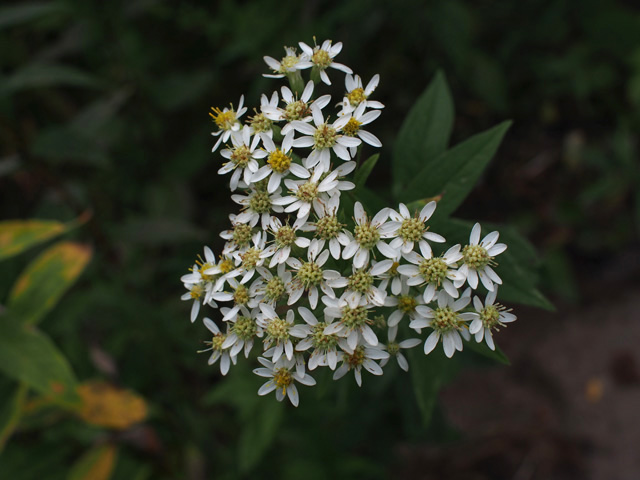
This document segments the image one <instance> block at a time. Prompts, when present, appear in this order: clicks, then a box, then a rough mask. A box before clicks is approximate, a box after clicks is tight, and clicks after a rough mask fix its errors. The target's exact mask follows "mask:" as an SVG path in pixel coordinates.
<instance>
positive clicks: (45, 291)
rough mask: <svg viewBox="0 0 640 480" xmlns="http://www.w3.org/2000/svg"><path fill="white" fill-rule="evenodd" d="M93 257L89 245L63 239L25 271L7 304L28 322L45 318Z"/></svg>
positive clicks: (29, 323) (20, 319)
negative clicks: (63, 240)
mask: <svg viewBox="0 0 640 480" xmlns="http://www.w3.org/2000/svg"><path fill="white" fill-rule="evenodd" d="M90 258H91V249H90V248H89V247H87V246H86V245H81V244H78V243H72V242H61V243H57V244H56V245H54V246H52V247H51V248H49V249H48V250H46V251H44V252H43V253H42V254H40V256H38V257H37V258H36V259H35V260H34V261H33V262H31V263H30V264H29V266H28V267H27V268H26V269H25V270H24V272H22V274H21V275H20V277H18V280H16V283H15V284H14V286H13V289H12V290H11V293H10V294H9V301H8V303H7V306H8V307H9V311H10V312H11V314H12V315H13V317H14V318H16V319H17V320H19V321H20V322H22V323H24V324H26V325H33V324H35V323H38V322H39V321H40V320H42V317H44V315H45V314H46V313H47V312H49V311H50V310H51V309H52V308H53V307H54V306H55V305H56V304H57V303H58V300H60V297H62V295H63V294H64V293H65V292H66V291H67V290H68V289H69V288H70V287H71V285H73V283H74V282H75V281H76V279H77V278H78V276H79V275H80V274H81V273H82V271H83V270H84V267H85V266H86V265H87V263H88V262H89V259H90Z"/></svg>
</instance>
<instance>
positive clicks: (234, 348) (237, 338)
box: [220, 305, 264, 358]
mask: <svg viewBox="0 0 640 480" xmlns="http://www.w3.org/2000/svg"><path fill="white" fill-rule="evenodd" d="M228 310H229V309H226V308H221V309H220V312H221V313H222V314H223V315H225V316H226V314H227V313H228ZM256 313H257V311H256V310H253V311H251V312H249V310H248V309H247V308H246V307H245V306H244V305H243V306H241V307H240V311H239V312H238V313H237V314H236V315H234V316H233V317H231V318H228V319H227V321H228V322H229V323H230V324H228V331H227V336H226V338H225V339H224V341H223V342H222V348H223V349H229V354H230V355H231V356H232V357H235V356H236V355H238V353H240V351H241V350H243V348H244V356H245V357H246V358H249V352H251V349H252V348H253V343H254V339H255V337H260V338H262V335H263V334H264V331H263V330H262V328H260V327H259V326H258V325H257V323H256V321H255V317H256Z"/></svg>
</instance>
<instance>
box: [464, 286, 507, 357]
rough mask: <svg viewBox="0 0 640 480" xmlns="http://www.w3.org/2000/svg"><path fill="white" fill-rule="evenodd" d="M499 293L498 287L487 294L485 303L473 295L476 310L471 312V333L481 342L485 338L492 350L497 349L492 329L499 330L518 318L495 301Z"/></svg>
mask: <svg viewBox="0 0 640 480" xmlns="http://www.w3.org/2000/svg"><path fill="white" fill-rule="evenodd" d="M497 295H498V288H497V287H496V288H495V289H494V290H493V291H492V292H489V293H488V294H487V297H486V298H485V301H484V305H483V304H482V301H481V300H480V299H479V298H478V297H473V306H474V308H475V309H476V312H472V313H471V315H472V316H473V321H472V322H471V325H469V333H470V334H472V335H475V338H476V342H478V343H480V342H482V339H483V338H484V339H485V340H486V341H487V345H488V346H489V348H490V349H491V350H495V349H496V347H495V344H494V343H493V333H492V330H496V331H497V330H498V328H499V327H503V326H504V324H505V323H511V322H514V321H515V320H516V316H515V315H514V314H513V313H511V312H509V311H508V310H506V309H505V308H504V307H503V306H502V305H500V304H499V303H495V301H496V296H497Z"/></svg>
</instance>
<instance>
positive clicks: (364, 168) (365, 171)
mask: <svg viewBox="0 0 640 480" xmlns="http://www.w3.org/2000/svg"><path fill="white" fill-rule="evenodd" d="M378 158H380V154H379V153H376V154H375V155H371V156H370V157H369V158H367V160H365V162H364V163H363V164H362V165H360V167H358V170H356V173H355V175H354V176H353V183H355V184H356V186H357V187H362V186H364V184H365V183H366V181H367V178H369V175H371V171H372V170H373V167H375V166H376V163H377V162H378Z"/></svg>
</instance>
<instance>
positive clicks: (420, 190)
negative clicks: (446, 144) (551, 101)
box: [400, 121, 511, 216]
mask: <svg viewBox="0 0 640 480" xmlns="http://www.w3.org/2000/svg"><path fill="white" fill-rule="evenodd" d="M510 125H511V122H510V121H507V122H503V123H501V124H499V125H497V126H495V127H493V128H491V129H489V130H487V131H486V132H482V133H479V134H477V135H474V136H473V137H471V138H469V139H468V140H466V141H464V142H462V143H460V144H458V145H456V146H455V147H453V148H451V149H450V150H448V151H446V152H445V153H443V154H442V155H440V156H439V157H438V158H437V159H436V161H434V162H433V163H432V164H430V165H427V166H426V167H425V168H423V169H422V170H421V171H420V172H419V173H418V174H417V175H415V176H414V177H413V181H412V182H411V183H410V184H409V187H408V188H407V189H406V190H405V191H403V192H402V193H401V194H400V198H402V199H404V200H405V201H414V200H418V199H421V198H426V197H436V196H438V195H442V198H441V200H440V201H439V202H438V209H437V210H436V214H437V215H438V216H446V215H449V214H451V213H452V212H453V211H454V210H455V209H456V208H458V206H459V205H460V204H461V203H462V201H463V200H464V199H465V198H466V196H467V195H468V194H469V192H470V191H471V189H472V188H473V187H474V186H475V184H476V182H477V180H478V177H480V174H481V173H482V171H483V170H484V169H485V168H486V166H487V165H488V164H489V161H490V160H491V159H492V158H493V155H494V154H495V153H496V150H497V149H498V146H499V145H500V142H501V141H502V137H503V136H504V134H505V133H506V131H507V129H508V128H509V126H510Z"/></svg>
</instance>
